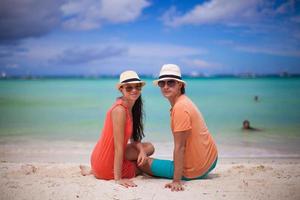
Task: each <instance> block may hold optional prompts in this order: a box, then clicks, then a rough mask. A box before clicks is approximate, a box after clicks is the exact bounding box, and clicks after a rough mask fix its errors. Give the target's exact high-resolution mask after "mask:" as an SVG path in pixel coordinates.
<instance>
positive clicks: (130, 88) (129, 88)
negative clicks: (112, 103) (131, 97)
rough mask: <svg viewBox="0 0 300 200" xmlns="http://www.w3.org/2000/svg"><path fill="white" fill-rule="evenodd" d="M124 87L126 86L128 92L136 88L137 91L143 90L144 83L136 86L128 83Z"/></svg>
mask: <svg viewBox="0 0 300 200" xmlns="http://www.w3.org/2000/svg"><path fill="white" fill-rule="evenodd" d="M124 88H125V90H126V92H131V91H132V90H133V89H135V90H137V91H141V90H142V85H135V86H132V85H127V86H125V87H124Z"/></svg>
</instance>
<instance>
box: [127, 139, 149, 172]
mask: <svg viewBox="0 0 300 200" xmlns="http://www.w3.org/2000/svg"><path fill="white" fill-rule="evenodd" d="M131 142H132V144H133V145H134V147H135V148H136V149H137V152H139V153H138V157H137V161H136V162H137V165H138V166H142V165H144V164H146V161H147V154H146V151H145V149H144V147H143V145H142V143H141V141H133V140H132V141H131Z"/></svg>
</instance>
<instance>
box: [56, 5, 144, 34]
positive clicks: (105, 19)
mask: <svg viewBox="0 0 300 200" xmlns="http://www.w3.org/2000/svg"><path fill="white" fill-rule="evenodd" d="M149 5H150V3H149V2H148V1H147V0H86V1H79V0H76V1H69V2H68V3H66V4H64V5H63V6H62V7H61V10H62V11H63V13H64V16H65V18H66V19H65V21H64V27H66V28H68V29H73V30H91V29H96V28H99V27H101V25H102V24H103V23H124V22H131V21H134V20H136V19H137V18H138V17H139V16H140V15H141V12H142V10H143V9H144V8H146V7H148V6H149Z"/></svg>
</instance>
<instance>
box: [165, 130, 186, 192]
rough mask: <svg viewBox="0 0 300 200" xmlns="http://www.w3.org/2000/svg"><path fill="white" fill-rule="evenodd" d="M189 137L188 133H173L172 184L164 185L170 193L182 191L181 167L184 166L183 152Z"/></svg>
mask: <svg viewBox="0 0 300 200" xmlns="http://www.w3.org/2000/svg"><path fill="white" fill-rule="evenodd" d="M189 135H190V130H189V131H182V132H175V133H174V134H173V136H174V151H173V159H174V175H173V182H172V183H169V184H167V185H166V187H168V188H171V190H172V191H180V190H183V186H182V184H181V178H182V175H183V165H184V152H185V145H186V141H187V138H188V136H189Z"/></svg>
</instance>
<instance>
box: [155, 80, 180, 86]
mask: <svg viewBox="0 0 300 200" xmlns="http://www.w3.org/2000/svg"><path fill="white" fill-rule="evenodd" d="M166 84H167V86H168V87H174V86H175V85H176V81H175V80H167V81H158V86H159V87H161V88H163V87H165V85H166Z"/></svg>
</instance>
